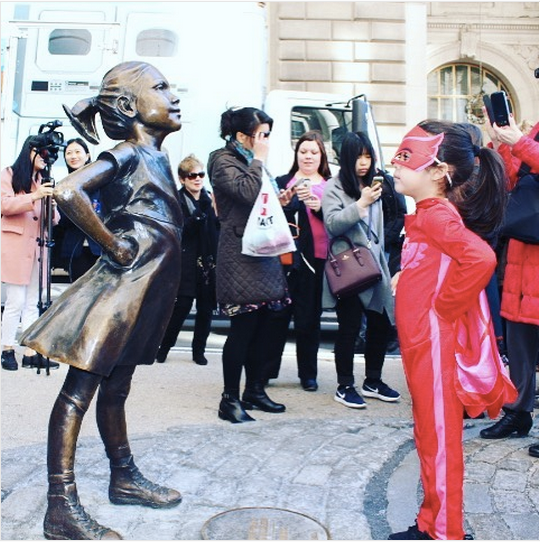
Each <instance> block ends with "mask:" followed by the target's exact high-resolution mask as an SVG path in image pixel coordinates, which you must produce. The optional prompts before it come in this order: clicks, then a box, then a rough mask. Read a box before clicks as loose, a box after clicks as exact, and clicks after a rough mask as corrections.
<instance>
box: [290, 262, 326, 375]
mask: <svg viewBox="0 0 540 542" xmlns="http://www.w3.org/2000/svg"><path fill="white" fill-rule="evenodd" d="M324 264H325V260H321V259H316V260H315V262H314V269H315V273H313V271H311V270H310V269H308V268H307V266H305V265H303V267H302V268H301V271H302V272H301V274H300V281H299V285H298V290H297V294H296V304H295V311H294V330H295V335H296V361H297V365H298V378H300V381H301V382H302V383H304V382H305V381H308V380H315V381H316V380H317V355H318V353H319V344H320V335H321V314H322V284H323V274H324Z"/></svg>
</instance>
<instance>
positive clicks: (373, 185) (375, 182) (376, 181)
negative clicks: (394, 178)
mask: <svg viewBox="0 0 540 542" xmlns="http://www.w3.org/2000/svg"><path fill="white" fill-rule="evenodd" d="M383 181H384V177H383V176H382V175H375V177H373V180H372V181H371V188H377V186H379V185H382V183H383Z"/></svg>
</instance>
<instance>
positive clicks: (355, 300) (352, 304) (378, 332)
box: [334, 295, 392, 386]
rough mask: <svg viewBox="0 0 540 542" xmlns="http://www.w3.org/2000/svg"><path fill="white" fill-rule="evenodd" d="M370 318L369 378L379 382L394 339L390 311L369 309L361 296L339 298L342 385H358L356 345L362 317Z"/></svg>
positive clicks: (338, 351) (337, 360)
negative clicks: (388, 349)
mask: <svg viewBox="0 0 540 542" xmlns="http://www.w3.org/2000/svg"><path fill="white" fill-rule="evenodd" d="M364 313H365V315H366V322H367V326H366V347H365V354H364V357H365V360H366V375H365V376H366V378H370V379H375V380H378V379H380V378H381V376H382V368H383V364H384V357H385V354H386V347H387V345H388V341H389V339H390V336H391V331H392V325H391V323H390V320H389V318H388V315H387V314H386V312H383V313H382V314H381V313H378V312H375V311H371V310H365V309H364V307H363V305H362V302H361V301H360V298H359V297H358V296H357V295H353V296H351V297H346V298H344V299H338V302H337V305H336V315H337V320H338V332H337V337H336V342H335V345H334V360H335V364H336V373H337V381H338V384H340V385H345V386H352V385H354V371H353V367H354V364H353V362H354V344H355V341H356V338H357V337H358V334H359V332H360V328H361V326H362V314H364Z"/></svg>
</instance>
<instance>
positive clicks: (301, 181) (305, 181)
mask: <svg viewBox="0 0 540 542" xmlns="http://www.w3.org/2000/svg"><path fill="white" fill-rule="evenodd" d="M309 182H310V181H309V179H298V180H297V181H296V182H295V183H294V184H293V185H292V186H291V188H298V187H299V186H301V185H303V184H305V185H306V186H309Z"/></svg>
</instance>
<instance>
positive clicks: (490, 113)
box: [482, 94, 495, 125]
mask: <svg viewBox="0 0 540 542" xmlns="http://www.w3.org/2000/svg"><path fill="white" fill-rule="evenodd" d="M482 99H483V100H484V106H485V108H486V111H487V114H488V118H489V124H491V125H493V123H494V122H495V116H494V115H493V107H492V105H491V98H490V97H489V96H488V95H487V94H484V95H483V96H482Z"/></svg>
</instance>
